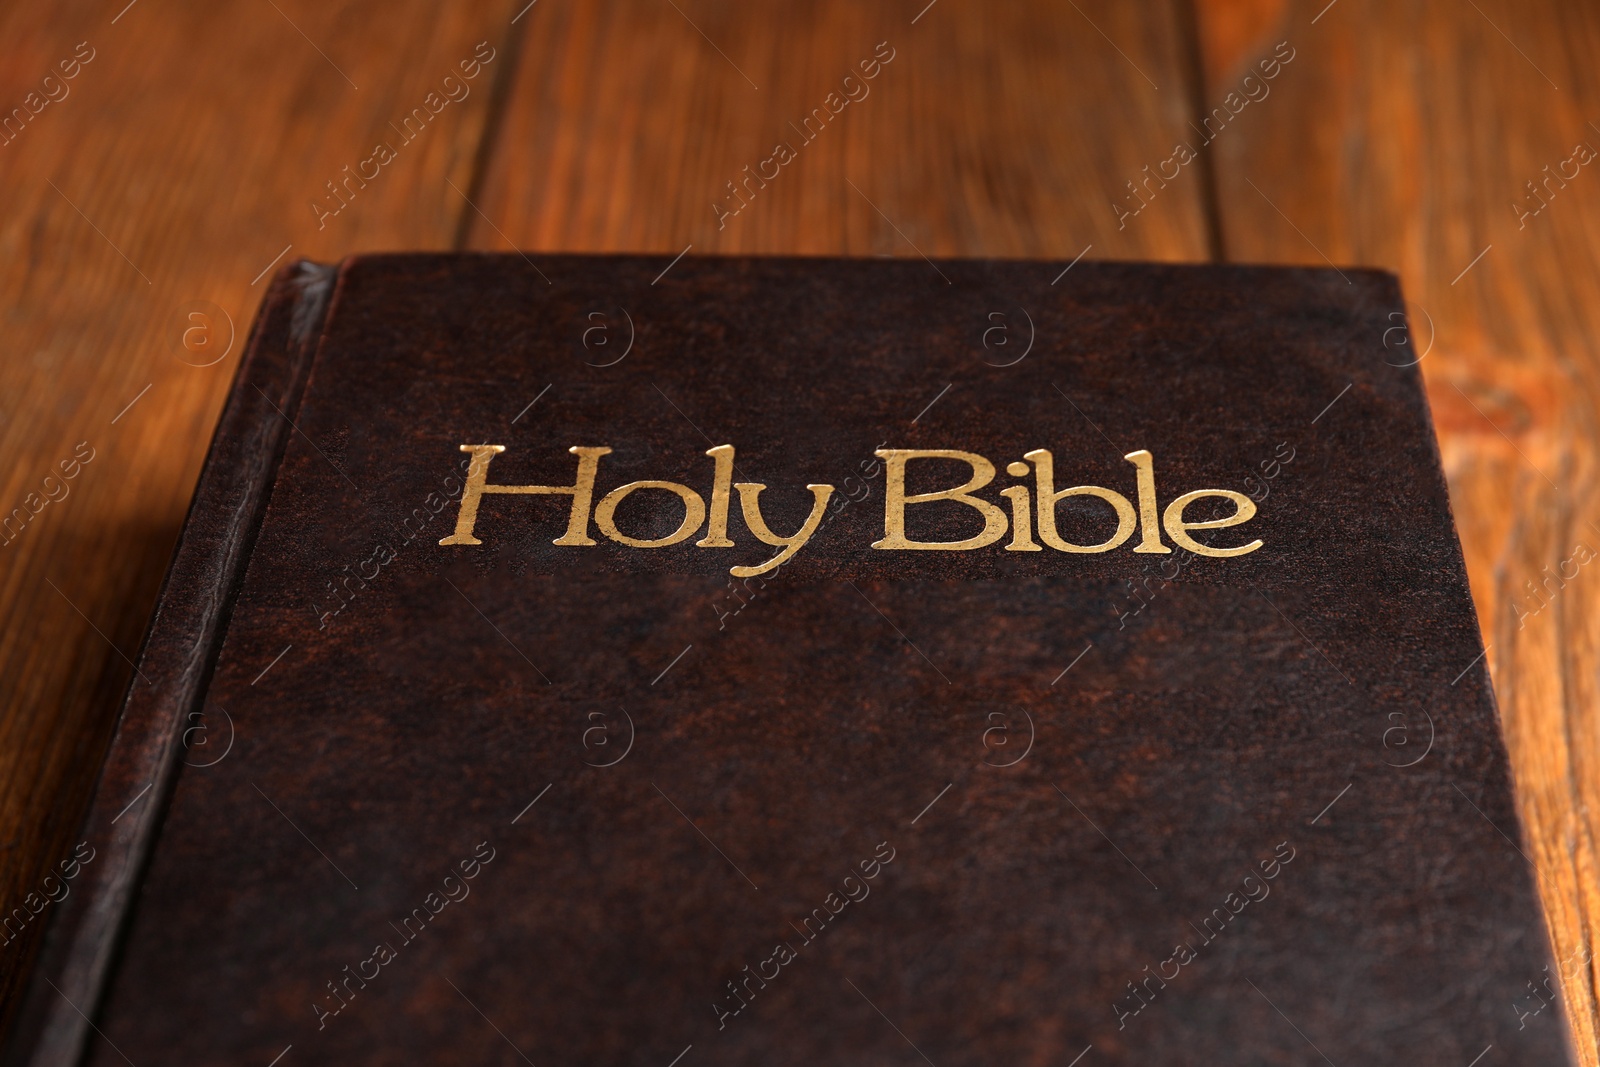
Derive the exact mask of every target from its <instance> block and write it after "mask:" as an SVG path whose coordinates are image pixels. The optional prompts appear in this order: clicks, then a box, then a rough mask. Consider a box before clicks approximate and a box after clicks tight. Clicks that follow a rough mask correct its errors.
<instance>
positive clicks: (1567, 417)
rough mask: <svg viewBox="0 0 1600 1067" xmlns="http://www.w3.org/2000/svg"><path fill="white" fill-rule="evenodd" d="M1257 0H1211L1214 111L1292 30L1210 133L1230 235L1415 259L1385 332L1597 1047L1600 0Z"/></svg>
mask: <svg viewBox="0 0 1600 1067" xmlns="http://www.w3.org/2000/svg"><path fill="white" fill-rule="evenodd" d="M1258 6H1260V7H1261V8H1262V10H1261V11H1260V12H1259V13H1258V16H1259V17H1257V18H1256V19H1255V22H1254V25H1253V26H1252V27H1250V29H1249V31H1248V32H1246V33H1240V32H1236V31H1235V29H1234V24H1235V23H1237V18H1236V12H1235V11H1234V10H1233V8H1234V5H1230V4H1226V3H1220V2H1216V3H1213V2H1210V0H1207V2H1203V3H1202V4H1201V5H1200V11H1201V16H1200V22H1201V25H1202V27H1206V26H1207V25H1208V24H1210V25H1212V26H1214V27H1215V29H1214V32H1210V33H1207V32H1202V33H1201V35H1200V36H1201V39H1202V41H1203V42H1204V43H1205V68H1206V86H1207V88H1206V93H1207V106H1208V107H1209V106H1213V105H1215V104H1218V103H1221V101H1222V98H1223V96H1224V94H1225V93H1226V92H1228V91H1229V90H1230V89H1234V88H1235V87H1237V86H1238V85H1239V84H1240V80H1241V78H1242V77H1243V75H1244V74H1245V73H1246V72H1247V71H1248V69H1249V66H1250V64H1251V63H1252V62H1255V61H1256V60H1258V59H1259V57H1260V56H1262V55H1265V54H1267V53H1268V52H1269V51H1270V50H1271V48H1272V47H1273V45H1274V44H1276V43H1277V42H1279V41H1288V42H1290V47H1292V48H1293V49H1295V51H1296V58H1295V59H1294V61H1293V62H1292V63H1291V64H1290V65H1289V66H1288V67H1287V68H1286V69H1285V70H1284V71H1283V72H1282V74H1281V75H1280V76H1279V77H1278V78H1277V79H1276V80H1275V81H1274V82H1273V83H1272V92H1271V95H1270V96H1268V97H1267V98H1266V99H1264V100H1262V101H1260V102H1258V103H1255V104H1252V105H1250V106H1249V107H1248V108H1247V109H1246V110H1245V111H1244V112H1242V113H1241V114H1240V115H1239V116H1238V118H1237V119H1236V120H1234V122H1233V123H1231V124H1230V125H1229V126H1228V127H1227V128H1226V129H1225V131H1224V132H1223V133H1221V134H1220V135H1219V136H1217V137H1216V139H1215V142H1214V144H1213V145H1212V149H1211V150H1212V151H1213V152H1214V166H1215V172H1216V175H1217V187H1218V194H1219V212H1218V213H1219V217H1220V219H1221V229H1222V243H1223V246H1224V248H1225V250H1226V253H1227V255H1228V257H1229V258H1231V259H1236V260H1241V261H1251V262H1273V263H1317V264H1323V263H1325V261H1327V260H1331V261H1333V262H1336V263H1339V264H1361V265H1368V266H1381V267H1387V268H1389V269H1391V270H1394V271H1397V272H1398V273H1399V274H1400V275H1401V278H1402V281H1403V284H1404V287H1405V290H1406V293H1407V295H1408V299H1409V300H1410V302H1411V306H1410V312H1411V320H1412V321H1411V329H1412V337H1411V338H1410V341H1411V344H1410V345H1409V346H1403V345H1400V344H1399V342H1401V341H1403V340H1405V338H1404V336H1403V335H1401V334H1396V335H1394V336H1393V337H1391V338H1390V340H1391V341H1393V342H1396V345H1395V348H1394V352H1395V355H1394V357H1393V358H1394V362H1396V363H1399V362H1405V361H1407V360H1409V359H1412V358H1416V357H1418V356H1422V355H1423V353H1424V352H1426V356H1425V358H1424V359H1423V362H1422V369H1423V371H1424V374H1425V376H1426V380H1427V384H1428V389H1429V395H1430V400H1431V403H1432V407H1433V411H1434V418H1435V421H1436V424H1437V429H1438V433H1439V440H1440V446H1441V449H1442V452H1443V457H1444V462H1445V468H1446V471H1447V472H1448V475H1449V478H1450V484H1451V494H1452V501H1453V506H1454V508H1455V513H1456V518H1457V522H1458V526H1459V529H1460V534H1461V539H1462V542H1463V546H1464V548H1465V552H1466V559H1467V566H1468V570H1469V573H1470V576H1471V581H1472V588H1473V594H1474V597H1475V599H1476V601H1477V605H1478V611H1479V617H1480V622H1481V625H1482V628H1483V638H1484V641H1485V643H1486V644H1487V645H1489V646H1490V647H1489V653H1488V656H1489V663H1490V667H1491V671H1492V675H1493V678H1494V682H1495V688H1496V691H1497V694H1498V697H1499V701H1500V710H1501V716H1502V720H1503V725H1504V728H1505V733H1506V737H1507V742H1508V745H1509V748H1510V752H1511V757H1512V763H1513V767H1514V770H1515V776H1516V781H1517V786H1518V802H1519V806H1520V810H1521V816H1522V820H1523V828H1524V834H1523V848H1524V851H1525V852H1526V854H1527V856H1528V857H1529V858H1530V859H1531V861H1532V862H1533V864H1534V866H1535V868H1536V869H1537V872H1538V877H1539V881H1540V886H1541V890H1542V895H1543V898H1544V902H1545V908H1546V913H1547V920H1548V924H1549V927H1550V931H1551V934H1552V940H1553V942H1554V948H1555V954H1556V957H1557V961H1558V963H1557V967H1556V969H1557V970H1559V971H1560V972H1561V974H1560V981H1561V984H1562V987H1563V989H1564V992H1565V998H1566V1003H1567V1005H1568V1007H1569V1009H1570V1011H1569V1018H1570V1024H1571V1028H1572V1032H1573V1037H1574V1041H1575V1044H1576V1046H1577V1049H1578V1052H1579V1056H1580V1059H1581V1062H1583V1063H1585V1064H1588V1065H1591V1067H1592V1065H1593V1064H1595V1063H1597V1062H1600V1057H1597V1053H1596V1036H1597V1031H1600V1017H1597V1014H1596V1009H1595V976H1596V970H1595V967H1596V964H1595V961H1594V959H1593V946H1594V944H1595V940H1596V935H1597V934H1600V852H1597V844H1596V836H1597V833H1600V692H1597V678H1596V673H1595V664H1596V657H1597V653H1600V579H1597V578H1596V577H1595V568H1594V567H1592V566H1589V565H1587V564H1585V563H1582V562H1581V561H1582V560H1583V559H1584V558H1586V556H1587V555H1588V553H1589V552H1590V551H1592V550H1593V549H1595V548H1600V528H1597V523H1600V495H1597V484H1596V469H1595V450H1596V433H1597V430H1600V426H1597V423H1596V410H1597V406H1600V344H1597V342H1596V338H1597V337H1600V253H1597V252H1596V249H1597V248H1600V173H1596V167H1594V166H1593V165H1583V164H1581V163H1578V162H1576V161H1574V162H1564V161H1569V160H1571V159H1572V157H1573V156H1574V149H1575V147H1576V146H1577V145H1579V144H1586V145H1587V146H1589V149H1590V151H1591V152H1592V151H1593V150H1595V149H1596V148H1600V130H1597V129H1596V128H1595V126H1594V125H1593V124H1592V122H1591V118H1592V117H1593V116H1595V115H1596V114H1600V81H1597V79H1596V77H1595V74H1594V70H1593V65H1592V57H1593V56H1594V55H1595V54H1596V48H1597V47H1600V14H1597V13H1596V12H1595V10H1594V9H1593V8H1592V7H1585V6H1584V5H1577V4H1559V3H1549V2H1545V3H1534V4H1515V5H1513V4H1508V3H1505V2H1503V0H1480V2H1478V3H1474V4H1469V5H1466V6H1464V7H1462V8H1460V9H1455V8H1452V9H1450V10H1449V11H1448V12H1441V10H1440V9H1438V8H1437V7H1435V6H1432V5H1426V4H1421V3H1412V2H1391V0H1382V2H1377V0H1340V2H1339V3H1338V4H1337V6H1329V7H1326V8H1324V5H1323V2H1320V0H1318V2H1313V3H1310V4H1304V5H1296V6H1295V7H1294V8H1292V9H1290V8H1289V7H1288V6H1287V5H1276V9H1275V10H1274V5H1270V4H1268V5H1258ZM1313 20H1315V21H1313ZM1547 166H1549V167H1550V168H1551V171H1550V173H1552V174H1554V175H1555V177H1554V179H1553V180H1549V183H1548V185H1546V184H1545V183H1546V181H1547V179H1548V175H1547V172H1546V171H1545V168H1546V167H1547ZM1558 168H1560V169H1558ZM1563 172H1564V174H1565V177H1563ZM1530 182H1531V183H1535V184H1536V185H1538V186H1539V190H1538V193H1537V194H1535V193H1534V191H1533V187H1532V186H1530V185H1529V184H1528V183H1530ZM1524 212H1526V213H1527V214H1524ZM1480 257H1481V258H1480ZM1430 346H1431V347H1430ZM1407 352H1414V353H1415V354H1414V355H1407V354H1404V353H1407ZM1350 446H1351V447H1382V444H1381V442H1362V443H1360V445H1359V446H1357V445H1355V443H1353V442H1352V443H1351V445H1350ZM1580 545H1582V546H1584V547H1583V548H1582V549H1578V548H1577V546H1580ZM1575 552H1576V555H1575ZM1465 666H1466V665H1465V664H1463V667H1465ZM1440 743H1441V744H1448V734H1447V732H1444V731H1442V732H1441V736H1440ZM1507 829H1508V830H1509V829H1510V828H1509V827H1508V828H1507ZM1508 847H1510V846H1509V845H1508ZM1528 977H1529V979H1530V980H1533V981H1534V982H1535V983H1536V985H1537V984H1539V983H1542V981H1543V980H1544V978H1545V976H1544V975H1529V976H1528ZM1505 1010H1506V1011H1508V1012H1509V1011H1513V1010H1515V1009H1514V1008H1513V1007H1512V1006H1511V1005H1507V1007H1506V1009H1505ZM1553 1014H1554V1013H1553V1012H1546V1013H1543V1014H1542V1015H1540V1016H1535V1017H1533V1018H1531V1019H1529V1020H1528V1025H1530V1026H1533V1025H1555V1023H1554V1022H1553V1020H1552V1019H1551V1016H1552V1015H1553Z"/></svg>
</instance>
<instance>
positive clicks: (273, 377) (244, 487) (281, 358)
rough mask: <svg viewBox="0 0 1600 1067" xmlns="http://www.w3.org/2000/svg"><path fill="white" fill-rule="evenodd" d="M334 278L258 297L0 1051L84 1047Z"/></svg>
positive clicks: (39, 1059) (277, 286)
mask: <svg viewBox="0 0 1600 1067" xmlns="http://www.w3.org/2000/svg"><path fill="white" fill-rule="evenodd" d="M342 277H343V265H342V264H341V265H338V266H325V265H320V264H316V263H312V262H310V261H307V260H300V261H297V262H295V263H291V264H288V265H286V266H284V267H283V268H282V269H281V270H280V271H278V273H277V274H276V275H275V276H274V278H273V280H272V282H271V284H270V285H269V286H268V289H267V292H266V294H265V295H264V296H263V298H262V302H261V306H260V308H259V309H258V311H257V313H256V319H255V323H254V325H253V326H252V328H251V332H250V336H249V339H248V341H247V342H246V345H245V349H244V354H243V356H242V357H241V359H240V361H239V366H238V369H237V371H236V372H235V376H234V380H233V384H232V385H231V386H230V388H229V391H228V399H227V401H226V402H225V404H224V406H223V411H222V415H221V417H220V419H219V421H218V424H217V429H216V432H215V434H214V435H213V437H212V440H211V445H210V448H209V449H208V451H207V454H206V460H205V463H204V465H203V466H202V468H201V473H200V478H199V481H198V482H197V483H196V488H195V493H194V496H193V498H192V499H191V501H190V504H189V511H188V514H187V515H186V516H185V519H184V524H183V528H182V531H181V532H180V534H179V536H178V542H177V545H176V546H175V548H174V550H173V556H172V561H171V563H170V564H169V565H168V568H167V574H166V577H165V578H164V580H163V582H162V586H161V592H160V594H159V595H158V597H157V600H156V607H155V610H154V612H153V613H152V616H151V621H150V624H149V627H148V628H147V630H146V632H145V639H144V644H143V646H142V648H141V649H140V652H139V656H138V660H137V664H138V665H137V668H136V670H135V673H134V676H133V678H131V679H130V680H129V685H128V689H127V692H126V695H125V696H124V698H123V701H122V707H121V710H120V711H119V713H118V716H117V725H116V729H115V731H114V733H113V735H112V739H111V742H110V744H109V746H108V747H107V749H106V753H105V757H104V760H103V762H102V764H101V768H100V774H99V778H98V780H97V782H96V785H95V790H94V794H93V798H92V800H91V802H90V805H89V809H88V812H87V814H86V815H85V817H84V821H83V828H82V831H81V834H82V837H81V840H82V841H83V842H85V843H87V844H88V845H89V846H90V847H91V848H92V849H94V853H93V854H92V858H91V860H90V861H89V862H87V863H84V864H83V866H82V873H81V874H80V875H79V879H80V880H79V881H78V884H77V885H76V886H75V888H76V890H77V892H75V893H73V894H72V896H71V897H69V898H67V899H66V900H64V901H63V902H62V903H61V904H60V905H59V906H58V910H57V911H56V914H55V915H54V916H53V917H52V918H51V920H50V922H49V925H48V926H47V928H46V932H45V935H44V939H43V944H42V945H41V946H40V949H39V952H38V956H37V958H36V961H35V964H34V967H33V968H32V972H31V974H30V975H29V977H28V979H27V982H26V985H25V987H24V990H25V991H24V993H23V997H22V1002H21V1005H20V1008H19V1010H18V1012H17V1014H16V1016H15V1018H14V1020H13V1022H12V1024H11V1027H10V1033H9V1034H8V1035H6V1042H5V1046H4V1051H5V1055H4V1057H3V1058H0V1062H4V1063H6V1064H18V1065H22V1064H36V1065H41V1067H43V1065H46V1064H48V1065H66V1064H74V1063H77V1062H78V1061H79V1060H81V1059H82V1057H83V1053H84V1048H85V1040H86V1037H87V1031H88V1029H89V1027H91V1026H92V1025H93V1024H92V1022H91V1021H90V1020H91V1017H92V1016H93V1015H94V1013H95V1008H96V1005H97V1004H98V1001H99V998H100V996H101V995H102V992H103V990H104V988H105V985H106V981H107V979H108V978H109V975H110V973H111V970H112V967H113V963H114V960H115V956H116V951H117V946H118V944H119V943H120V940H121V939H120V933H121V931H122V927H123V925H124V920H125V918H126V917H127V915H128V914H129V912H130V910H131V905H132V903H133V900H134V898H135V896H136V894H137V892H138V889H139V886H140V884H141V882H142V879H143V874H144V867H145V863H146V861H147V859H148V857H149V855H150V853H151V851H152V849H153V846H154V844H155V840H156V837H157V835H158V833H159V830H160V826H161V822H162V819H163V817H164V815H165V811H166V805H167V801H168V799H169V797H170V795H171V792H172V788H173V785H174V783H175V782H176V780H177V769H178V760H179V759H180V758H181V752H182V746H181V744H180V743H179V741H180V738H181V737H182V734H183V729H182V727H183V724H184V723H185V722H186V721H187V719H188V717H189V715H190V714H191V713H192V712H193V711H194V710H197V708H198V705H199V703H200V702H201V701H202V700H203V699H204V696H205V692H206V690H207V688H208V685H209V682H210V678H211V673H212V670H213V667H214V666H215V662H216V657H217V654H218V652H219V651H220V649H221V646H222V641H223V637H224V636H225V635H226V633H227V628H228V624H229V621H230V619H231V615H232V606H233V601H234V597H235V596H236V594H237V591H238V587H239V584H240V583H241V582H242V581H243V578H244V574H245V571H246V569H247V567H248V564H249V561H250V558H251V554H252V551H253V549H254V546H255V538H256V535H257V533H258V532H259V530H260V528H261V521H262V518H263V516H264V514H265V511H266V507H267V503H268V502H269V500H270V499H271V495H272V486H273V484H274V483H275V481H276V478H277V473H278V468H279V466H280V464H281V463H282V460H283V455H284V451H285V449H286V447H287V445H288V441H289V437H290V436H291V434H292V433H293V428H292V424H291V422H290V420H292V419H293V417H294V414H295V411H296V410H297V409H298V407H299V403H300V399H301V397H302V396H303V394H304V389H305V384H306V381H307V380H308V378H309V376H310V368H311V365H312V363H313V362H314V361H315V354H316V352H317V350H318V349H319V347H320V341H321V337H322V334H323V331H324V329H325V327H326V324H327V321H328V318H329V312H330V310H331V308H332V306H333V303H334V300H333V294H334V292H335V291H336V289H337V286H338V283H339V281H340V279H341V278H342ZM141 682H144V684H141ZM147 794H149V795H148V796H147ZM140 801H146V802H145V803H140Z"/></svg>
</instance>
